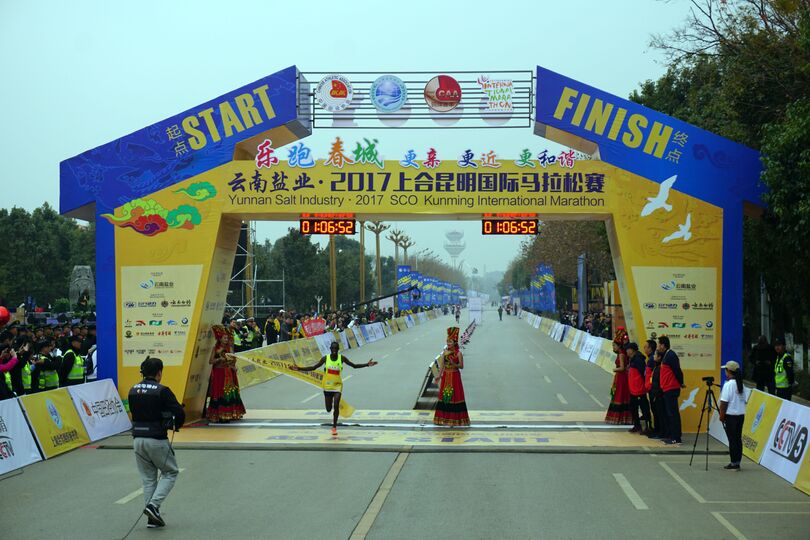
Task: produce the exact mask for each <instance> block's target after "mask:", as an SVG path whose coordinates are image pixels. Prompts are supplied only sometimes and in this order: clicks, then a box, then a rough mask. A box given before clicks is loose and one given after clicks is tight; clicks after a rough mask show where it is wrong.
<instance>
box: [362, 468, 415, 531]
mask: <svg viewBox="0 0 810 540" xmlns="http://www.w3.org/2000/svg"><path fill="white" fill-rule="evenodd" d="M409 455H410V454H409V453H401V454H398V455H397V459H396V460H394V463H393V464H392V465H391V468H390V469H388V474H386V475H385V478H383V481H382V484H380V487H379V488H378V489H377V493H375V494H374V498H373V499H371V502H370V503H369V505H368V508H366V511H365V513H364V514H363V517H361V518H360V521H359V522H358V523H357V526H356V527H355V528H354V531H352V535H351V536H350V537H349V540H365V538H366V535H367V534H368V532H369V531H370V530H371V527H372V526H373V525H374V521H376V519H377V516H378V515H380V510H382V507H383V504H385V500H386V499H387V498H388V494H389V493H391V488H392V487H393V486H394V482H396V480H397V477H398V476H399V473H400V472H401V471H402V467H404V466H405V462H406V461H408V456H409Z"/></svg>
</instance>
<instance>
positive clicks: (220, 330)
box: [211, 324, 233, 356]
mask: <svg viewBox="0 0 810 540" xmlns="http://www.w3.org/2000/svg"><path fill="white" fill-rule="evenodd" d="M211 331H212V332H213V334H214V339H216V340H217V342H216V343H215V344H214V353H215V356H220V355H224V354H225V353H228V354H230V353H233V334H232V333H231V331H230V329H228V328H225V327H224V326H222V325H221V324H215V325H212V326H211Z"/></svg>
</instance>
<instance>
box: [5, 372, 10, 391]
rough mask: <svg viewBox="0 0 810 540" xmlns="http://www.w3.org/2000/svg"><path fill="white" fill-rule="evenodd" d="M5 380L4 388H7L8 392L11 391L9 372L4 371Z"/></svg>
mask: <svg viewBox="0 0 810 540" xmlns="http://www.w3.org/2000/svg"><path fill="white" fill-rule="evenodd" d="M5 380H6V386H8V389H9V390H11V372H9V371H6V373H5Z"/></svg>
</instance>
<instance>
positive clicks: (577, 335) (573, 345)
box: [571, 330, 583, 351]
mask: <svg viewBox="0 0 810 540" xmlns="http://www.w3.org/2000/svg"><path fill="white" fill-rule="evenodd" d="M582 334H583V332H582V330H574V339H573V340H572V341H571V350H572V351H576V350H577V347H579V344H580V340H581V339H582Z"/></svg>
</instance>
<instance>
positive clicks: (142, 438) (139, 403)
mask: <svg viewBox="0 0 810 540" xmlns="http://www.w3.org/2000/svg"><path fill="white" fill-rule="evenodd" d="M141 374H142V375H143V380H142V381H141V382H139V383H138V384H136V385H135V386H133V387H132V389H131V390H130V391H129V408H130V411H131V412H132V437H133V441H132V443H133V444H132V445H133V447H134V449H135V461H136V463H137V465H138V471H139V472H140V473H141V481H142V482H143V498H144V501H145V502H146V507H145V508H144V510H143V513H144V514H146V516H147V517H148V518H149V524H148V526H149V527H150V528H154V527H163V526H164V525H166V522H165V521H164V520H163V518H162V517H161V515H160V505H161V504H162V503H163V501H164V500H165V499H166V496H167V495H168V494H169V492H170V491H171V490H172V488H173V487H174V482H175V480H177V473H178V468H177V460H176V459H175V456H174V450H173V449H172V445H171V443H170V442H169V440H168V436H167V431H168V430H169V429H173V430H174V431H179V430H180V428H181V427H182V426H183V422H185V420H186V415H185V412H183V406H182V405H180V403H178V402H177V398H176V397H175V396H174V393H173V392H172V391H171V390H170V389H169V388H168V387H166V386H163V385H162V384H160V380H161V378H162V377H163V361H162V360H160V359H159V358H149V357H147V358H146V360H144V361H143V363H141ZM158 471H160V479H159V480H158Z"/></svg>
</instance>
